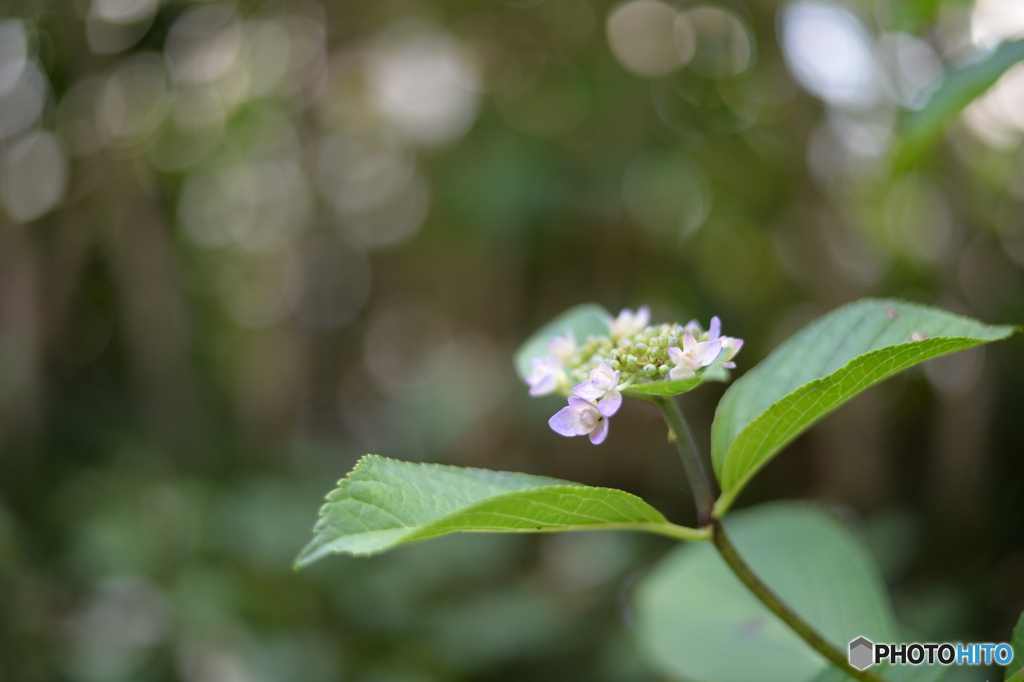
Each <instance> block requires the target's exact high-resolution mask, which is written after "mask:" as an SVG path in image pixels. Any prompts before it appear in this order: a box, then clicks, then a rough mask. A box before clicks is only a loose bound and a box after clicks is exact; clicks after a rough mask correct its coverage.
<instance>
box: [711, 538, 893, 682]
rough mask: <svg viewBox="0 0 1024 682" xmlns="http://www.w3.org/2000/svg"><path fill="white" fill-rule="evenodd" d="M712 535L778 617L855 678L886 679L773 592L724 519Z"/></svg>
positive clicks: (742, 578)
mask: <svg viewBox="0 0 1024 682" xmlns="http://www.w3.org/2000/svg"><path fill="white" fill-rule="evenodd" d="M712 528H713V530H712V536H711V540H712V542H714V544H715V547H716V548H717V549H718V553H719V554H721V555H722V558H723V559H724V560H725V563H726V564H728V565H729V568H731V569H732V572H733V573H735V574H736V577H737V578H739V579H740V581H742V582H743V584H744V585H746V586H747V589H749V590H750V591H751V592H753V593H754V596H755V597H757V598H758V599H759V600H760V601H761V603H762V604H764V605H765V606H767V607H768V609H769V610H770V611H771V612H772V613H774V614H775V615H776V616H778V617H779V618H780V619H781V620H782V622H784V623H785V624H786V625H788V626H789V627H790V628H791V629H792V630H793V632H795V633H796V634H798V635H800V638H801V639H802V640H804V641H805V642H807V643H808V644H809V645H810V646H811V647H812V648H813V649H814V650H815V651H817V652H818V653H819V654H821V655H822V656H824V657H825V658H826V659H828V661H829V662H830V663H832V665H834V666H836V667H837V668H839V669H840V670H842V671H843V672H844V673H846V674H847V675H849V676H850V677H852V678H854V679H855V680H861V682H886V681H885V680H884V679H882V678H881V677H879V676H878V675H876V674H875V673H873V672H870V671H867V670H857V669H856V668H854V667H853V666H852V665H850V663H849V661H847V660H846V657H845V656H843V654H842V653H841V652H840V651H839V650H838V649H836V648H835V647H834V646H833V645H832V644H831V643H830V642H829V641H828V640H826V639H825V638H824V637H822V636H821V635H819V634H818V632H817V631H816V630H815V629H814V628H812V627H811V626H810V625H809V624H808V623H807V622H806V621H805V620H804V619H803V618H801V617H800V616H799V615H798V614H797V613H796V612H795V611H793V610H792V609H791V608H789V606H788V605H787V604H786V603H785V602H784V601H782V600H781V599H779V598H778V596H776V594H775V593H774V592H772V590H771V588H769V587H768V586H767V585H765V584H764V583H763V582H762V581H761V579H760V578H758V577H757V574H756V573H754V571H753V569H751V568H750V565H749V564H747V562H746V561H744V560H743V557H741V556H740V554H739V552H737V551H736V547H735V546H734V545H733V544H732V542H731V541H730V540H729V536H728V535H726V533H725V528H723V527H722V522H721V521H719V520H718V519H715V520H714V522H713V525H712Z"/></svg>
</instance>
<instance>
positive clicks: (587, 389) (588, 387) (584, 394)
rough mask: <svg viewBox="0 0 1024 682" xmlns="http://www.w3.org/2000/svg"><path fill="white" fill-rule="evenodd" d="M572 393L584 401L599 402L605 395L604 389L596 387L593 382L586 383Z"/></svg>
mask: <svg viewBox="0 0 1024 682" xmlns="http://www.w3.org/2000/svg"><path fill="white" fill-rule="evenodd" d="M572 392H573V393H574V394H576V395H578V396H579V397H580V398H583V399H584V400H597V399H598V398H600V397H601V396H603V395H604V393H605V392H604V389H601V388H598V387H597V386H594V382H593V381H584V382H583V383H582V384H580V385H579V386H577V387H576V388H574V389H572Z"/></svg>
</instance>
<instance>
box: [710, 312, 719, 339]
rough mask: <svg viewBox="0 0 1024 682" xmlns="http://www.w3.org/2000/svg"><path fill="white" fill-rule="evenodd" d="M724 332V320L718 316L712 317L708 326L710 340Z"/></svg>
mask: <svg viewBox="0 0 1024 682" xmlns="http://www.w3.org/2000/svg"><path fill="white" fill-rule="evenodd" d="M721 334H722V321H721V320H719V319H718V316H717V315H716V316H714V317H712V318H711V326H710V327H708V341H714V340H715V339H717V338H718V337H719V336H721Z"/></svg>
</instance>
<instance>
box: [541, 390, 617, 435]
mask: <svg viewBox="0 0 1024 682" xmlns="http://www.w3.org/2000/svg"><path fill="white" fill-rule="evenodd" d="M548 425H549V426H550V427H551V428H552V430H554V431H555V432H556V433H559V434H561V435H563V436H583V435H586V434H590V442H591V443H593V444H594V445H600V444H601V443H603V442H604V439H605V438H607V437H608V418H607V417H605V416H604V415H602V414H601V413H600V412H599V411H598V409H597V406H596V405H595V404H594V403H592V402H590V401H589V400H584V399H583V398H580V397H578V396H574V395H571V396H569V404H568V405H567V406H566V407H563V408H562V409H561V410H559V411H558V412H557V413H556V414H555V416H553V417H551V419H549V420H548Z"/></svg>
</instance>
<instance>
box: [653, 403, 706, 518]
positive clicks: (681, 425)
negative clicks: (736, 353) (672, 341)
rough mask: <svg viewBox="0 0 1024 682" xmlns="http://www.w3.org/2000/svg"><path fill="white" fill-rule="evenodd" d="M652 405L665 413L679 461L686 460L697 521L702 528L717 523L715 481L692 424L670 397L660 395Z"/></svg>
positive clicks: (685, 466) (684, 461) (684, 465)
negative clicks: (694, 434) (712, 489)
mask: <svg viewBox="0 0 1024 682" xmlns="http://www.w3.org/2000/svg"><path fill="white" fill-rule="evenodd" d="M652 402H653V403H654V404H655V405H657V406H658V409H660V410H661V415H662V416H663V417H664V418H665V423H667V424H668V428H669V440H671V441H673V442H674V443H675V444H676V450H678V451H679V458H680V459H682V460H683V468H684V469H685V470H686V477H687V478H688V479H689V481H690V489H691V490H692V491H693V501H694V504H696V505H697V522H698V525H699V526H701V527H702V528H703V527H705V526H707V525H709V524H710V523H711V522H712V520H714V516H713V510H714V507H715V497H714V495H713V494H712V493H711V482H710V479H708V472H707V469H705V468H704V462H703V461H702V460H701V458H700V451H699V450H697V443H696V441H695V440H694V439H693V433H692V432H691V431H690V425H689V424H687V423H686V418H685V417H684V416H683V413H682V411H681V410H680V409H679V405H677V404H676V401H675V400H673V399H672V398H670V397H666V396H657V397H655V398H654V399H653V400H652Z"/></svg>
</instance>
